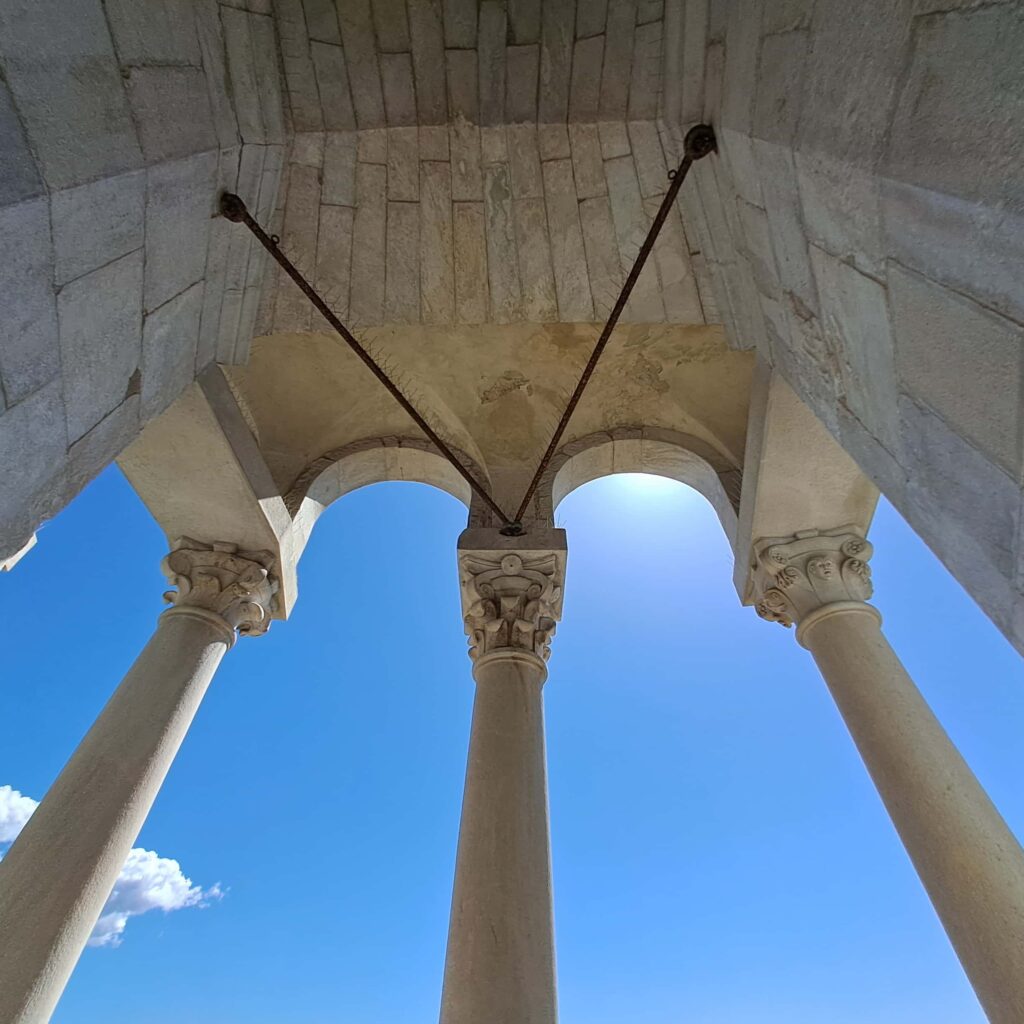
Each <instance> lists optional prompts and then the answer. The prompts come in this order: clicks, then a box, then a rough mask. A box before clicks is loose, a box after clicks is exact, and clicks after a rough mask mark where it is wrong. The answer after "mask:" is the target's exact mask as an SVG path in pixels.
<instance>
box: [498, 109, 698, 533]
mask: <svg viewBox="0 0 1024 1024" xmlns="http://www.w3.org/2000/svg"><path fill="white" fill-rule="evenodd" d="M715 149H716V143H715V132H714V129H713V128H712V127H711V126H710V125H706V124H698V125H694V127H693V128H691V129H690V130H689V131H688V132H687V133H686V138H685V139H684V140H683V159H682V162H681V163H680V164H679V167H678V168H677V169H676V170H674V171H669V175H668V176H669V186H668V191H667V192H666V193H665V197H664V198H663V199H662V201H661V206H659V207H658V212H657V214H656V215H655V218H654V220H653V221H652V222H651V226H650V228H648V230H647V237H646V238H645V239H644V244H643V245H641V246H640V251H639V252H638V253H637V254H636V260H635V261H634V263H633V267H632V269H631V270H630V272H629V274H628V275H627V277H626V280H625V282H624V283H623V285H622V291H620V292H619V297H618V298H617V299H616V300H615V305H614V306H612V311H611V313H609V314H608V320H607V321H606V322H605V325H604V329H603V330H602V331H601V336H600V337H599V338H598V339H597V344H596V345H595V346H594V351H593V352H591V353H590V359H588V360H587V365H586V366H585V367H584V368H583V373H582V375H581V376H580V379H579V383H578V384H577V385H576V390H575V391H573V393H572V396H571V397H570V398H569V402H568V404H567V405H566V407H565V412H563V413H562V418H561V419H560V420H559V421H558V426H557V427H555V432H554V434H553V435H552V436H551V443H550V444H549V445H548V447H547V451H545V452H544V455H543V456H542V457H541V460H540V464H539V465H538V466H537V472H536V473H534V474H533V479H532V480H531V481H530V486H529V487H527V489H526V494H524V495H523V500H522V502H521V503H520V505H519V509H518V511H517V512H516V517H515V520H514V522H512V523H510V524H508V526H507V527H506V529H510V528H514V527H517V526H518V525H519V523H520V522H521V521H522V518H523V516H524V515H525V513H526V509H527V508H528V507H529V504H530V499H531V498H532V497H533V495H534V492H535V491H536V490H537V486H538V485H539V484H540V481H541V478H542V477H543V476H544V474H545V472H547V468H548V465H549V464H550V462H551V458H552V456H553V455H554V454H555V450H556V449H557V448H558V442H559V441H561V440H562V435H563V434H564V433H565V428H566V427H567V426H568V425H569V420H570V419H571V418H572V414H573V412H574V411H575V410H576V406H577V405H578V404H579V401H580V398H582V397H583V392H584V390H585V389H586V387H587V384H588V383H589V382H590V378H591V376H592V375H593V373H594V368H595V367H596V366H597V361H598V360H599V359H600V358H601V353H602V352H604V350H605V346H606V345H607V344H608V340H609V338H611V335H612V331H614V330H615V327H616V325H617V324H618V322H619V317H620V316H622V311H623V309H625V308H626V303H627V302H628V301H629V297H630V295H631V294H632V292H633V286H634V285H635V284H636V282H637V279H638V278H639V277H640V274H641V272H642V271H643V269H644V264H645V263H646V262H647V257H648V256H650V255H651V250H652V249H653V248H654V243H655V242H656V241H657V239H658V234H659V233H660V232H661V228H662V225H663V224H664V223H665V221H666V220H667V219H668V215H669V213H670V212H671V210H672V204H673V203H674V202H675V201H676V196H678V195H679V190H680V188H682V186H683V181H684V179H685V178H686V174H687V172H688V171H689V170H690V168H691V167H692V166H693V163H694V161H696V160H700V159H702V158H703V157H706V156H707V155H708V154H709V153H713V152H714V151H715ZM503 532H504V531H503Z"/></svg>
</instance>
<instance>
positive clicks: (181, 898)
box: [0, 786, 223, 946]
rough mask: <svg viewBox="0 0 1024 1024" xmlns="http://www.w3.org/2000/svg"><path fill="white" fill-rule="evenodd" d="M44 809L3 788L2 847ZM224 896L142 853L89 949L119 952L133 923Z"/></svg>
mask: <svg viewBox="0 0 1024 1024" xmlns="http://www.w3.org/2000/svg"><path fill="white" fill-rule="evenodd" d="M38 806H39V803H38V801H36V800H33V799H32V798H31V797H28V796H23V795H22V794H21V793H19V792H18V791H17V790H16V789H12V788H11V787H10V786H0V845H6V844H8V843H12V842H14V840H15V839H16V838H17V836H18V833H19V832H20V831H21V830H22V828H23V827H24V825H25V822H26V821H28V819H29V817H30V816H31V814H32V812H33V811H34V810H35V809H36V807H38ZM0 855H2V854H0ZM222 895H223V892H222V891H221V888H220V886H219V885H213V886H211V887H210V888H209V889H203V888H202V887H201V886H198V885H193V884H192V879H190V878H187V877H186V876H185V874H184V872H183V871H182V870H181V865H180V864H179V863H178V862H177V861H176V860H171V859H170V858H169V857H160V856H158V855H157V854H156V853H154V852H153V851H152V850H143V849H141V848H139V847H136V848H135V849H133V850H132V851H131V852H130V853H129V854H128V859H127V860H126V861H125V863H124V867H123V868H122V869H121V874H120V875H118V876H117V881H116V882H115V883H114V890H113V892H111V894H110V897H109V899H108V900H107V902H106V903H105V904H104V905H103V910H102V912H101V913H100V919H99V920H98V921H97V922H96V927H95V928H93V930H92V935H91V936H90V937H89V943H88V944H89V945H90V946H119V945H121V937H122V935H123V934H124V930H125V927H126V926H127V924H128V919H129V918H131V917H138V916H139V914H145V913H147V912H148V911H150V910H162V911H163V912H164V913H170V912H171V911H172V910H184V909H185V908H186V907H205V906H208V905H209V903H210V901H211V900H218V899H220V898H221V896H222Z"/></svg>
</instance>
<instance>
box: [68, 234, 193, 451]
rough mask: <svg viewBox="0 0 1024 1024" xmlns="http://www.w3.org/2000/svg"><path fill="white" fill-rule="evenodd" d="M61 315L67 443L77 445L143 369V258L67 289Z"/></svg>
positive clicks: (116, 265)
mask: <svg viewBox="0 0 1024 1024" xmlns="http://www.w3.org/2000/svg"><path fill="white" fill-rule="evenodd" d="M57 311H58V317H59V320H60V356H61V368H62V374H63V380H64V402H65V406H66V408H67V428H68V441H69V442H72V443H73V442H74V441H77V440H78V439H79V438H80V437H81V436H82V435H83V434H86V433H88V432H89V431H90V430H91V429H92V428H93V427H94V426H95V425H96V424H97V423H99V421H100V420H101V419H103V417H104V416H106V415H107V414H108V413H110V412H112V411H113V410H114V409H116V408H117V407H118V406H119V405H120V404H121V402H123V401H124V399H125V396H126V393H127V391H128V387H129V381H130V380H131V378H132V375H133V374H134V373H135V372H136V370H138V369H139V363H140V360H141V349H140V339H141V333H142V253H141V252H134V253H130V254H129V255H127V256H124V257H122V258H121V259H119V260H116V261H115V262H114V263H108V264H107V265H106V266H105V267H100V268H99V269H98V270H94V271H93V272H92V273H90V274H86V275H85V276H84V277H80V278H78V279H77V280H75V281H72V282H71V283H70V284H67V285H65V286H64V287H63V288H62V289H61V292H60V295H59V296H58V297H57ZM193 351H194V350H193Z"/></svg>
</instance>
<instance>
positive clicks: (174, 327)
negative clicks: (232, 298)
mask: <svg viewBox="0 0 1024 1024" xmlns="http://www.w3.org/2000/svg"><path fill="white" fill-rule="evenodd" d="M202 307H203V285H202V283H201V282H200V283H198V284H194V285H192V287H191V288H189V289H188V290H187V291H184V292H182V293H181V294H180V295H176V296H175V297H174V298H173V299H171V301H170V302H167V303H165V304H164V305H163V306H161V307H160V308H159V309H157V310H154V311H153V312H152V313H150V314H149V315H148V316H146V318H145V321H144V323H143V325H142V365H141V369H142V407H141V409H140V416H141V418H142V421H143V422H144V423H145V422H146V421H148V420H151V419H152V418H153V417H154V416H158V415H159V414H160V413H162V412H163V411H164V409H166V408H167V406H169V405H170V404H171V402H173V401H174V400H175V399H176V398H177V397H178V395H180V394H181V392H182V391H183V390H184V389H185V388H186V387H187V386H188V385H189V384H191V383H192V380H193V378H194V377H195V373H196V343H197V341H198V338H199V314H200V312H201V310H202Z"/></svg>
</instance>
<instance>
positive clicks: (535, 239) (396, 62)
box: [257, 0, 714, 334]
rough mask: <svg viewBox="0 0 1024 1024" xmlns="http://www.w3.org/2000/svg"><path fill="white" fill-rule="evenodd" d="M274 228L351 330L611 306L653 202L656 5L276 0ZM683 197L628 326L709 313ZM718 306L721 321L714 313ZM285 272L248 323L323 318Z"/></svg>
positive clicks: (527, 317)
mask: <svg viewBox="0 0 1024 1024" xmlns="http://www.w3.org/2000/svg"><path fill="white" fill-rule="evenodd" d="M276 11H277V17H278V30H279V33H280V38H281V52H282V60H283V66H284V73H285V79H286V84H287V93H288V97H289V104H290V108H291V118H292V124H293V128H294V130H295V132H296V134H295V137H294V143H293V146H292V149H291V155H290V161H289V164H288V168H287V179H286V187H285V189H284V190H283V192H282V195H283V197H284V200H283V204H282V207H281V209H280V210H279V214H278V221H277V229H278V230H279V232H280V234H281V236H282V239H283V243H284V247H285V249H286V251H287V252H288V254H289V255H290V256H291V258H292V259H293V260H294V261H295V262H296V263H297V264H298V265H299V266H300V268H301V269H302V270H303V271H304V273H305V274H306V275H307V276H308V277H309V278H310V279H312V280H313V281H314V282H315V284H316V286H317V288H318V289H319V290H321V292H322V293H323V294H324V295H325V297H326V298H327V300H328V302H329V303H330V305H331V306H332V308H333V309H334V310H335V311H336V312H337V313H338V314H339V315H340V316H341V317H342V318H343V319H345V320H346V321H347V322H349V323H350V324H351V325H352V326H355V327H368V326H375V325H379V324H414V323H423V324H453V323H459V324H474V323H499V324H500V323H552V322H562V323H580V322H593V321H599V320H603V319H605V318H606V317H607V316H608V313H609V312H610V310H611V307H612V305H613V303H614V301H615V299H616V297H617V295H618V293H619V290H620V288H621V286H622V282H623V280H624V278H625V275H626V274H627V273H628V271H629V268H630V267H631V266H632V264H633V261H634V260H635V258H636V255H637V252H638V250H639V248H640V245H641V243H642V241H643V239H644V236H645V235H646V233H647V229H648V227H649V225H650V223H651V220H652V219H653V217H654V215H655V213H656V211H657V209H658V205H659V203H660V202H661V197H662V196H663V195H664V193H665V190H666V188H667V186H668V167H669V166H670V165H674V163H675V161H674V160H671V161H667V160H666V155H665V152H664V150H663V147H662V139H661V137H660V135H659V131H658V127H657V123H656V121H655V117H656V115H657V112H658V101H659V91H660V82H661V65H662V16H663V4H662V2H661V0H656V2H637V0H611V2H600V0H598V2H589V0H588V2H581V3H579V4H576V3H573V2H566V0H543V2H542V0H508V2H505V0H484V2H483V3H478V2H477V0H444V2H442V0H345V2H344V3H340V4H335V3H334V2H332V0H327V2H325V0H305V2H300V0H284V2H282V3H279V4H277V5H276ZM702 276H703V263H702V260H701V258H700V254H699V253H695V252H691V247H690V245H689V244H688V242H687V237H686V234H685V231H684V228H683V223H682V220H681V217H680V214H679V211H678V210H674V211H672V214H671V216H670V218H669V220H668V223H667V224H666V226H665V228H664V230H663V232H662V234H661V237H660V238H659V241H658V245H657V248H656V250H655V253H654V257H653V259H652V260H651V261H650V264H649V265H648V267H647V269H646V270H645V272H644V274H643V275H642V276H641V279H640V281H639V283H638V286H637V289H636V292H635V293H634V296H633V299H632V300H631V302H630V305H629V307H628V309H627V310H626V314H625V317H624V320H625V321H626V322H630V323H652V324H653V323H678V324H703V323H705V322H707V321H708V318H709V313H708V310H707V308H705V303H708V304H709V303H710V290H709V288H707V287H702V286H701V285H702V282H701V277H702ZM711 319H714V317H713V314H712V315H711ZM319 320H320V318H319V316H318V315H317V314H316V313H315V312H313V311H311V310H310V308H309V305H308V303H307V302H306V301H305V300H304V299H303V298H302V296H301V295H300V294H299V293H298V291H297V290H296V289H295V288H294V286H293V285H292V284H291V282H290V281H288V280H287V278H284V277H283V275H280V274H279V275H277V276H276V278H275V280H273V281H272V282H271V284H270V286H269V287H268V289H267V294H266V295H265V301H264V303H263V315H262V317H261V319H260V321H259V322H258V324H257V334H261V333H262V334H267V333H279V332H297V331H309V330H319V329H322V328H323V327H324V325H323V324H322V323H320V322H318V321H319Z"/></svg>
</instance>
